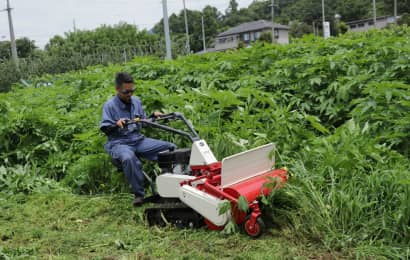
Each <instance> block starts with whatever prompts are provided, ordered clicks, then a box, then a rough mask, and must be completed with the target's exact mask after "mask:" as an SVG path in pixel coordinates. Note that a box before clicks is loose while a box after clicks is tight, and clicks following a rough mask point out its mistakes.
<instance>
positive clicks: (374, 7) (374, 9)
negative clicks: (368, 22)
mask: <svg viewBox="0 0 410 260" xmlns="http://www.w3.org/2000/svg"><path fill="white" fill-rule="evenodd" d="M373 27H374V28H376V0H373Z"/></svg>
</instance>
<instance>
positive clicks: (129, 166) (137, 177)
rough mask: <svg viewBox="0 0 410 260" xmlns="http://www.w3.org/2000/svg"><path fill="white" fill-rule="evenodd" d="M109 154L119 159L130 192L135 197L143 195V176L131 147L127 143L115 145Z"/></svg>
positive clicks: (139, 163)
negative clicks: (130, 189)
mask: <svg viewBox="0 0 410 260" xmlns="http://www.w3.org/2000/svg"><path fill="white" fill-rule="evenodd" d="M110 155H111V157H112V158H114V159H117V160H120V161H121V164H122V170H123V172H124V174H125V176H126V177H127V179H128V182H129V183H130V185H131V188H132V192H133V193H134V194H135V196H136V197H144V187H143V182H144V176H143V174H142V169H141V162H140V161H139V160H138V158H137V157H136V156H135V153H134V151H133V149H132V148H131V147H130V146H128V145H115V146H114V147H113V148H112V149H111V151H110Z"/></svg>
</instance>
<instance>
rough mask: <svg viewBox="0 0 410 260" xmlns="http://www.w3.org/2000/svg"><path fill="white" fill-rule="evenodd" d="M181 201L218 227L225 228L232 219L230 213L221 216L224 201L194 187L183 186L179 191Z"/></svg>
mask: <svg viewBox="0 0 410 260" xmlns="http://www.w3.org/2000/svg"><path fill="white" fill-rule="evenodd" d="M179 199H180V200H181V201H182V202H184V203H185V204H187V205H188V206H189V207H191V208H192V209H193V210H195V211H196V212H198V213H199V214H201V215H202V216H203V217H204V218H206V219H208V220H209V221H211V222H212V223H213V224H215V225H217V226H224V225H225V224H226V223H228V221H229V219H230V216H231V212H230V211H228V212H226V213H225V214H221V215H219V205H220V204H221V203H223V202H224V200H220V199H218V198H216V197H214V196H211V195H209V194H208V193H205V192H203V191H200V190H198V189H196V188H194V187H192V186H189V185H183V186H182V187H181V188H180V189H179Z"/></svg>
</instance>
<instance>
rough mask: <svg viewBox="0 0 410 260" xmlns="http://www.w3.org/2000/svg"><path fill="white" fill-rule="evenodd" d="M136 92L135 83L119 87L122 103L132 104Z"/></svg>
mask: <svg viewBox="0 0 410 260" xmlns="http://www.w3.org/2000/svg"><path fill="white" fill-rule="evenodd" d="M134 90H135V87H134V83H123V84H122V85H121V87H117V94H118V96H119V97H120V99H121V100H122V101H124V102H126V103H131V96H132V94H133V93H134Z"/></svg>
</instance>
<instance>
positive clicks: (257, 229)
mask: <svg viewBox="0 0 410 260" xmlns="http://www.w3.org/2000/svg"><path fill="white" fill-rule="evenodd" d="M243 227H244V230H245V232H246V234H248V236H250V237H252V238H258V237H260V235H262V233H263V231H264V230H265V223H264V222H263V220H262V218H260V217H258V218H257V219H256V222H255V225H254V226H253V228H252V227H251V220H250V216H248V217H246V219H245V222H244V223H243Z"/></svg>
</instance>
